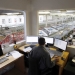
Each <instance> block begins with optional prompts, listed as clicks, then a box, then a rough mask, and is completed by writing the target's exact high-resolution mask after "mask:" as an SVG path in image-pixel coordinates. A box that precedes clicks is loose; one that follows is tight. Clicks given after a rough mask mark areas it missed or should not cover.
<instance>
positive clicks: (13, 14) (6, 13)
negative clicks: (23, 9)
mask: <svg viewBox="0 0 75 75" xmlns="http://www.w3.org/2000/svg"><path fill="white" fill-rule="evenodd" d="M5 14H7V15H18V14H20V13H5Z"/></svg>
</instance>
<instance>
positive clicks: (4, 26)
mask: <svg viewBox="0 0 75 75" xmlns="http://www.w3.org/2000/svg"><path fill="white" fill-rule="evenodd" d="M0 11H2V10H0ZM6 12H7V13H6ZM24 18H25V16H24V13H23V12H16V11H8V10H6V11H5V12H2V13H1V15H0V44H3V43H9V44H12V43H14V41H16V42H18V41H21V40H24V39H25V24H24V23H25V22H24Z"/></svg>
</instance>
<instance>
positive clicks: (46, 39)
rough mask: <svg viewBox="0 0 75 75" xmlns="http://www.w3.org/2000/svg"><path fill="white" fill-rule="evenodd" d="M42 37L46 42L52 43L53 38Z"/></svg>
mask: <svg viewBox="0 0 75 75" xmlns="http://www.w3.org/2000/svg"><path fill="white" fill-rule="evenodd" d="M44 38H45V41H46V43H49V44H53V38H49V37H44Z"/></svg>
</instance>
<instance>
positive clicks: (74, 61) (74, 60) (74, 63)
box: [71, 55, 75, 66]
mask: <svg viewBox="0 0 75 75" xmlns="http://www.w3.org/2000/svg"><path fill="white" fill-rule="evenodd" d="M71 65H73V66H75V55H74V56H73V57H72V58H71Z"/></svg>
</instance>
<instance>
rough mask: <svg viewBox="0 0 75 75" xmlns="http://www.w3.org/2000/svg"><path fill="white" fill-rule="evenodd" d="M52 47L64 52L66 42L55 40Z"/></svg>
mask: <svg viewBox="0 0 75 75" xmlns="http://www.w3.org/2000/svg"><path fill="white" fill-rule="evenodd" d="M54 46H55V47H57V48H59V49H62V50H66V46H67V42H65V41H63V40H59V39H55V41H54Z"/></svg>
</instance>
